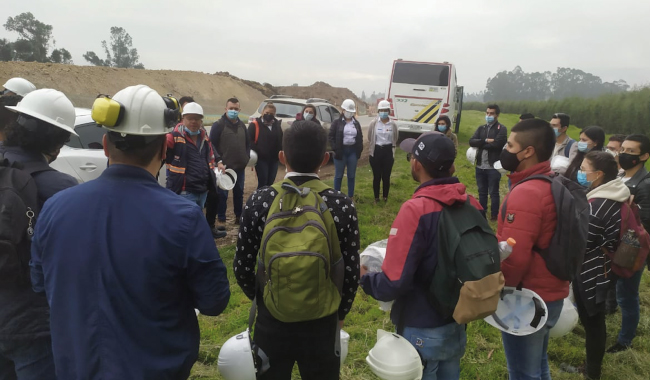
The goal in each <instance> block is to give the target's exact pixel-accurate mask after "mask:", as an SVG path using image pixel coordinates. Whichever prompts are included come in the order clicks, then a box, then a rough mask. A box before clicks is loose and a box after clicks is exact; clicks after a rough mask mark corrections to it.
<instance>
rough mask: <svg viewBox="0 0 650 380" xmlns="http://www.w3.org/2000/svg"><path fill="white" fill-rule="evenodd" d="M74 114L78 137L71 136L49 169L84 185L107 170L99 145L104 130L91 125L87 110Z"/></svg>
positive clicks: (162, 176) (162, 172) (162, 182)
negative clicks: (71, 177)
mask: <svg viewBox="0 0 650 380" xmlns="http://www.w3.org/2000/svg"><path fill="white" fill-rule="evenodd" d="M75 112H76V114H77V118H76V120H75V123H74V130H75V132H77V134H78V135H79V137H77V136H75V135H71V136H70V141H68V142H67V143H66V145H64V146H63V148H61V153H59V156H58V157H57V159H56V160H55V161H54V162H52V163H51V164H50V166H51V167H52V168H54V169H56V170H58V171H60V172H63V173H66V174H70V175H71V176H73V177H75V178H76V179H77V181H79V183H83V182H88V181H91V180H93V179H95V178H97V177H99V176H100V175H101V174H102V172H103V171H104V169H106V167H107V164H108V158H106V155H105V154H104V147H103V145H102V137H103V136H104V134H106V132H107V130H106V129H104V128H102V127H101V126H99V125H98V124H97V123H95V121H93V119H92V117H90V110H89V109H87V108H75ZM165 172H166V169H165V167H164V166H163V167H162V168H161V169H160V173H159V175H158V183H159V184H160V185H161V186H163V187H164V186H165V181H166V178H167V176H166V173H165Z"/></svg>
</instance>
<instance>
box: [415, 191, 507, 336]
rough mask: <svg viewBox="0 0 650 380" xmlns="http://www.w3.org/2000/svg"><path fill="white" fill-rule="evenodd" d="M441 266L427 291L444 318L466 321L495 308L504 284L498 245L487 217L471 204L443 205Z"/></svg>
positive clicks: (489, 313) (439, 261)
mask: <svg viewBox="0 0 650 380" xmlns="http://www.w3.org/2000/svg"><path fill="white" fill-rule="evenodd" d="M437 232H438V265H437V266H436V269H435V271H434V275H433V279H432V280H431V284H430V287H429V292H428V299H429V302H430V303H431V304H432V305H433V306H434V308H435V309H436V310H437V311H438V313H440V315H441V316H442V317H443V318H449V317H453V318H454V320H456V322H458V323H460V324H463V323H467V322H470V321H473V320H477V319H482V318H485V317H487V316H488V315H491V314H492V313H494V312H495V311H496V308H497V304H498V302H499V294H500V293H501V289H503V286H504V285H505V280H504V277H503V274H502V273H501V261H500V258H499V245H498V242H497V238H496V236H495V235H494V232H493V231H492V229H491V228H490V225H489V224H488V222H487V220H486V219H485V217H484V216H483V215H481V213H480V212H479V211H478V210H477V209H476V208H474V206H472V205H471V203H470V201H469V197H467V201H466V202H464V203H462V204H458V203H457V204H455V205H453V206H444V208H443V210H442V212H441V215H440V219H439V220H438V231H437Z"/></svg>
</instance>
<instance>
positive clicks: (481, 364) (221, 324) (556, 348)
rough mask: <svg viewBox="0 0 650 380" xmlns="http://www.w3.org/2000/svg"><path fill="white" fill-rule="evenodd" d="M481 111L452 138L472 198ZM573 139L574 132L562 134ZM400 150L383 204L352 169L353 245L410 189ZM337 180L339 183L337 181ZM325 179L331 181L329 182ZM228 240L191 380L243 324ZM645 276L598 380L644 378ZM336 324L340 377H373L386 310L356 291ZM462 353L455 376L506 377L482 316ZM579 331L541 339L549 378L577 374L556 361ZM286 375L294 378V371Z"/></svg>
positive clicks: (577, 345)
mask: <svg viewBox="0 0 650 380" xmlns="http://www.w3.org/2000/svg"><path fill="white" fill-rule="evenodd" d="M483 115H484V114H483V113H482V112H478V111H466V112H463V117H462V125H461V130H460V134H459V136H458V139H459V141H460V148H459V156H458V159H457V160H456V175H457V176H458V178H459V179H460V181H461V182H463V183H464V184H465V185H467V188H468V191H469V193H471V194H473V195H475V196H477V195H478V193H477V189H476V182H475V180H474V168H473V166H472V165H471V164H470V163H469V162H468V161H467V160H466V159H465V151H466V150H467V148H468V144H467V141H468V140H469V137H470V136H471V135H472V133H473V132H474V130H475V128H476V127H477V126H479V125H481V124H483V123H484V119H483V117H484V116H483ZM517 120H518V116H517V115H505V114H502V115H501V118H500V121H501V123H503V124H504V125H506V126H508V127H511V126H513V125H514V124H515V123H516V122H517ZM570 134H571V135H572V136H573V137H577V134H578V131H577V129H575V128H572V131H571V133H570ZM405 157H406V154H405V153H404V152H401V151H399V150H398V152H397V154H396V157H395V166H394V169H393V173H392V177H391V193H390V198H389V201H388V203H387V204H385V205H384V204H383V203H382V204H381V205H376V206H375V205H373V202H372V201H373V198H374V197H373V194H372V173H371V172H370V167H369V166H364V167H360V168H358V170H357V185H356V188H357V190H356V191H357V195H356V198H357V201H356V203H357V212H358V216H359V227H360V232H361V246H362V248H363V247H366V246H367V245H368V244H370V243H372V242H374V241H377V240H381V239H385V238H386V237H387V236H388V232H389V230H390V225H391V223H392V221H393V219H394V217H395V215H396V214H397V212H398V211H399V207H400V205H401V203H402V202H404V201H405V200H407V199H408V198H410V197H411V195H412V193H413V191H414V190H415V188H416V187H417V185H416V183H415V182H414V181H413V179H412V178H411V173H410V168H409V164H408V162H407V161H406V158H405ZM343 182H344V185H345V181H343ZM506 182H507V181H506V179H505V178H504V179H503V180H502V188H501V190H502V195H505V193H506V191H507V188H506ZM330 185H331V181H330ZM234 251H235V250H234V246H230V247H226V248H224V249H221V250H220V252H221V256H222V258H223V260H224V262H225V263H226V266H227V267H228V270H229V278H230V283H231V292H232V297H231V299H230V304H229V305H228V308H227V309H226V311H225V312H224V313H223V314H222V315H220V316H218V317H205V316H200V317H199V323H200V326H201V347H200V353H199V361H198V362H197V364H196V365H195V367H194V369H193V371H192V376H191V378H192V379H221V377H220V375H219V373H218V371H217V357H218V354H219V348H220V346H221V344H223V343H224V342H225V341H226V340H227V339H228V338H229V337H231V336H233V335H235V334H237V333H240V332H241V331H244V330H245V329H246V326H247V319H248V310H249V307H250V301H249V300H248V299H247V298H246V296H244V294H243V293H242V292H241V290H240V289H239V287H238V286H237V285H236V282H235V279H234V277H233V274H232V260H233V256H234ZM649 305H650V276H649V275H647V273H646V274H645V275H644V277H643V280H642V283H641V322H640V324H639V329H638V331H637V338H636V339H635V340H634V344H633V347H634V348H633V349H631V350H628V351H625V352H622V353H618V354H614V355H610V354H607V355H605V361H604V364H603V379H626V380H636V379H639V380H641V379H644V380H647V379H649V378H650V316H649V315H648V313H649V308H648V307H649ZM620 321H621V319H620V313H617V314H616V315H613V316H610V317H608V318H607V331H608V346H609V344H613V343H614V342H615V339H616V334H617V333H618V329H619V326H620ZM344 329H345V330H346V331H347V332H348V333H349V334H350V336H351V338H350V347H349V355H348V357H347V360H346V362H345V364H344V366H343V367H342V368H341V378H342V379H354V380H357V379H377V377H375V375H374V374H373V373H372V372H371V371H370V369H369V367H368V366H367V365H366V363H365V357H366V355H367V353H368V351H369V350H370V349H371V348H372V347H373V345H374V344H375V341H376V331H377V329H385V330H389V331H390V330H393V329H394V327H393V325H392V323H391V322H390V319H389V315H388V314H387V313H384V312H382V311H381V310H379V308H378V304H377V302H376V301H375V300H373V299H372V298H370V297H369V296H367V295H366V294H364V292H363V291H362V290H359V293H358V294H357V298H356V300H355V303H354V306H353V309H352V312H351V313H350V314H349V315H348V317H347V319H346V321H345V327H344ZM467 336H468V340H467V341H468V343H467V351H466V353H465V356H464V357H463V359H462V361H461V369H462V373H461V379H471V380H486V379H506V378H507V370H506V362H505V356H504V353H503V346H502V345H501V337H500V333H499V331H498V330H496V329H495V328H493V327H491V326H489V325H488V324H487V323H484V322H483V321H478V322H472V323H470V324H469V326H468V328H467ZM584 344H585V341H584V330H583V329H582V327H581V326H578V327H577V328H576V329H575V330H574V331H573V333H571V334H569V335H568V336H566V337H563V338H558V339H552V340H551V341H550V343H549V350H548V352H549V360H550V363H551V369H552V376H553V378H554V379H560V380H562V379H566V380H569V379H581V378H582V376H581V375H578V374H568V373H563V372H561V371H560V370H559V366H560V364H561V363H568V364H571V365H573V366H579V365H580V364H582V363H583V361H584V357H585V352H584ZM293 378H295V379H299V378H300V377H299V375H298V374H297V370H294V376H293Z"/></svg>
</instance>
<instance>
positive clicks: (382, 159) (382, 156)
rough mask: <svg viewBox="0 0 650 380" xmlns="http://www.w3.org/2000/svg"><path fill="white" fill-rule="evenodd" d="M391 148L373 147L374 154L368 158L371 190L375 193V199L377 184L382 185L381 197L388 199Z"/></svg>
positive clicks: (383, 146) (392, 160)
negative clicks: (370, 171) (370, 169)
mask: <svg viewBox="0 0 650 380" xmlns="http://www.w3.org/2000/svg"><path fill="white" fill-rule="evenodd" d="M393 163H395V159H394V158H393V147H392V145H375V152H374V153H373V155H372V156H370V167H371V168H372V190H373V191H374V192H375V199H379V184H380V183H381V182H383V183H384V186H383V190H384V191H383V196H384V198H388V191H389V190H390V173H391V172H392V171H393Z"/></svg>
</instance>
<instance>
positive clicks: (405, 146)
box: [399, 132, 456, 172]
mask: <svg viewBox="0 0 650 380" xmlns="http://www.w3.org/2000/svg"><path fill="white" fill-rule="evenodd" d="M399 147H400V149H402V150H403V151H405V152H410V153H412V154H413V157H415V159H417V160H418V161H420V163H421V164H422V166H424V167H425V168H426V169H427V171H430V172H444V171H447V170H449V168H451V166H452V165H453V164H454V160H455V159H456V148H455V147H454V143H453V142H452V141H451V139H449V138H448V137H447V136H445V135H443V134H442V133H439V132H432V133H423V134H422V135H421V136H420V137H418V139H417V140H416V139H405V140H404V141H402V143H401V144H400V145H399Z"/></svg>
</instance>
